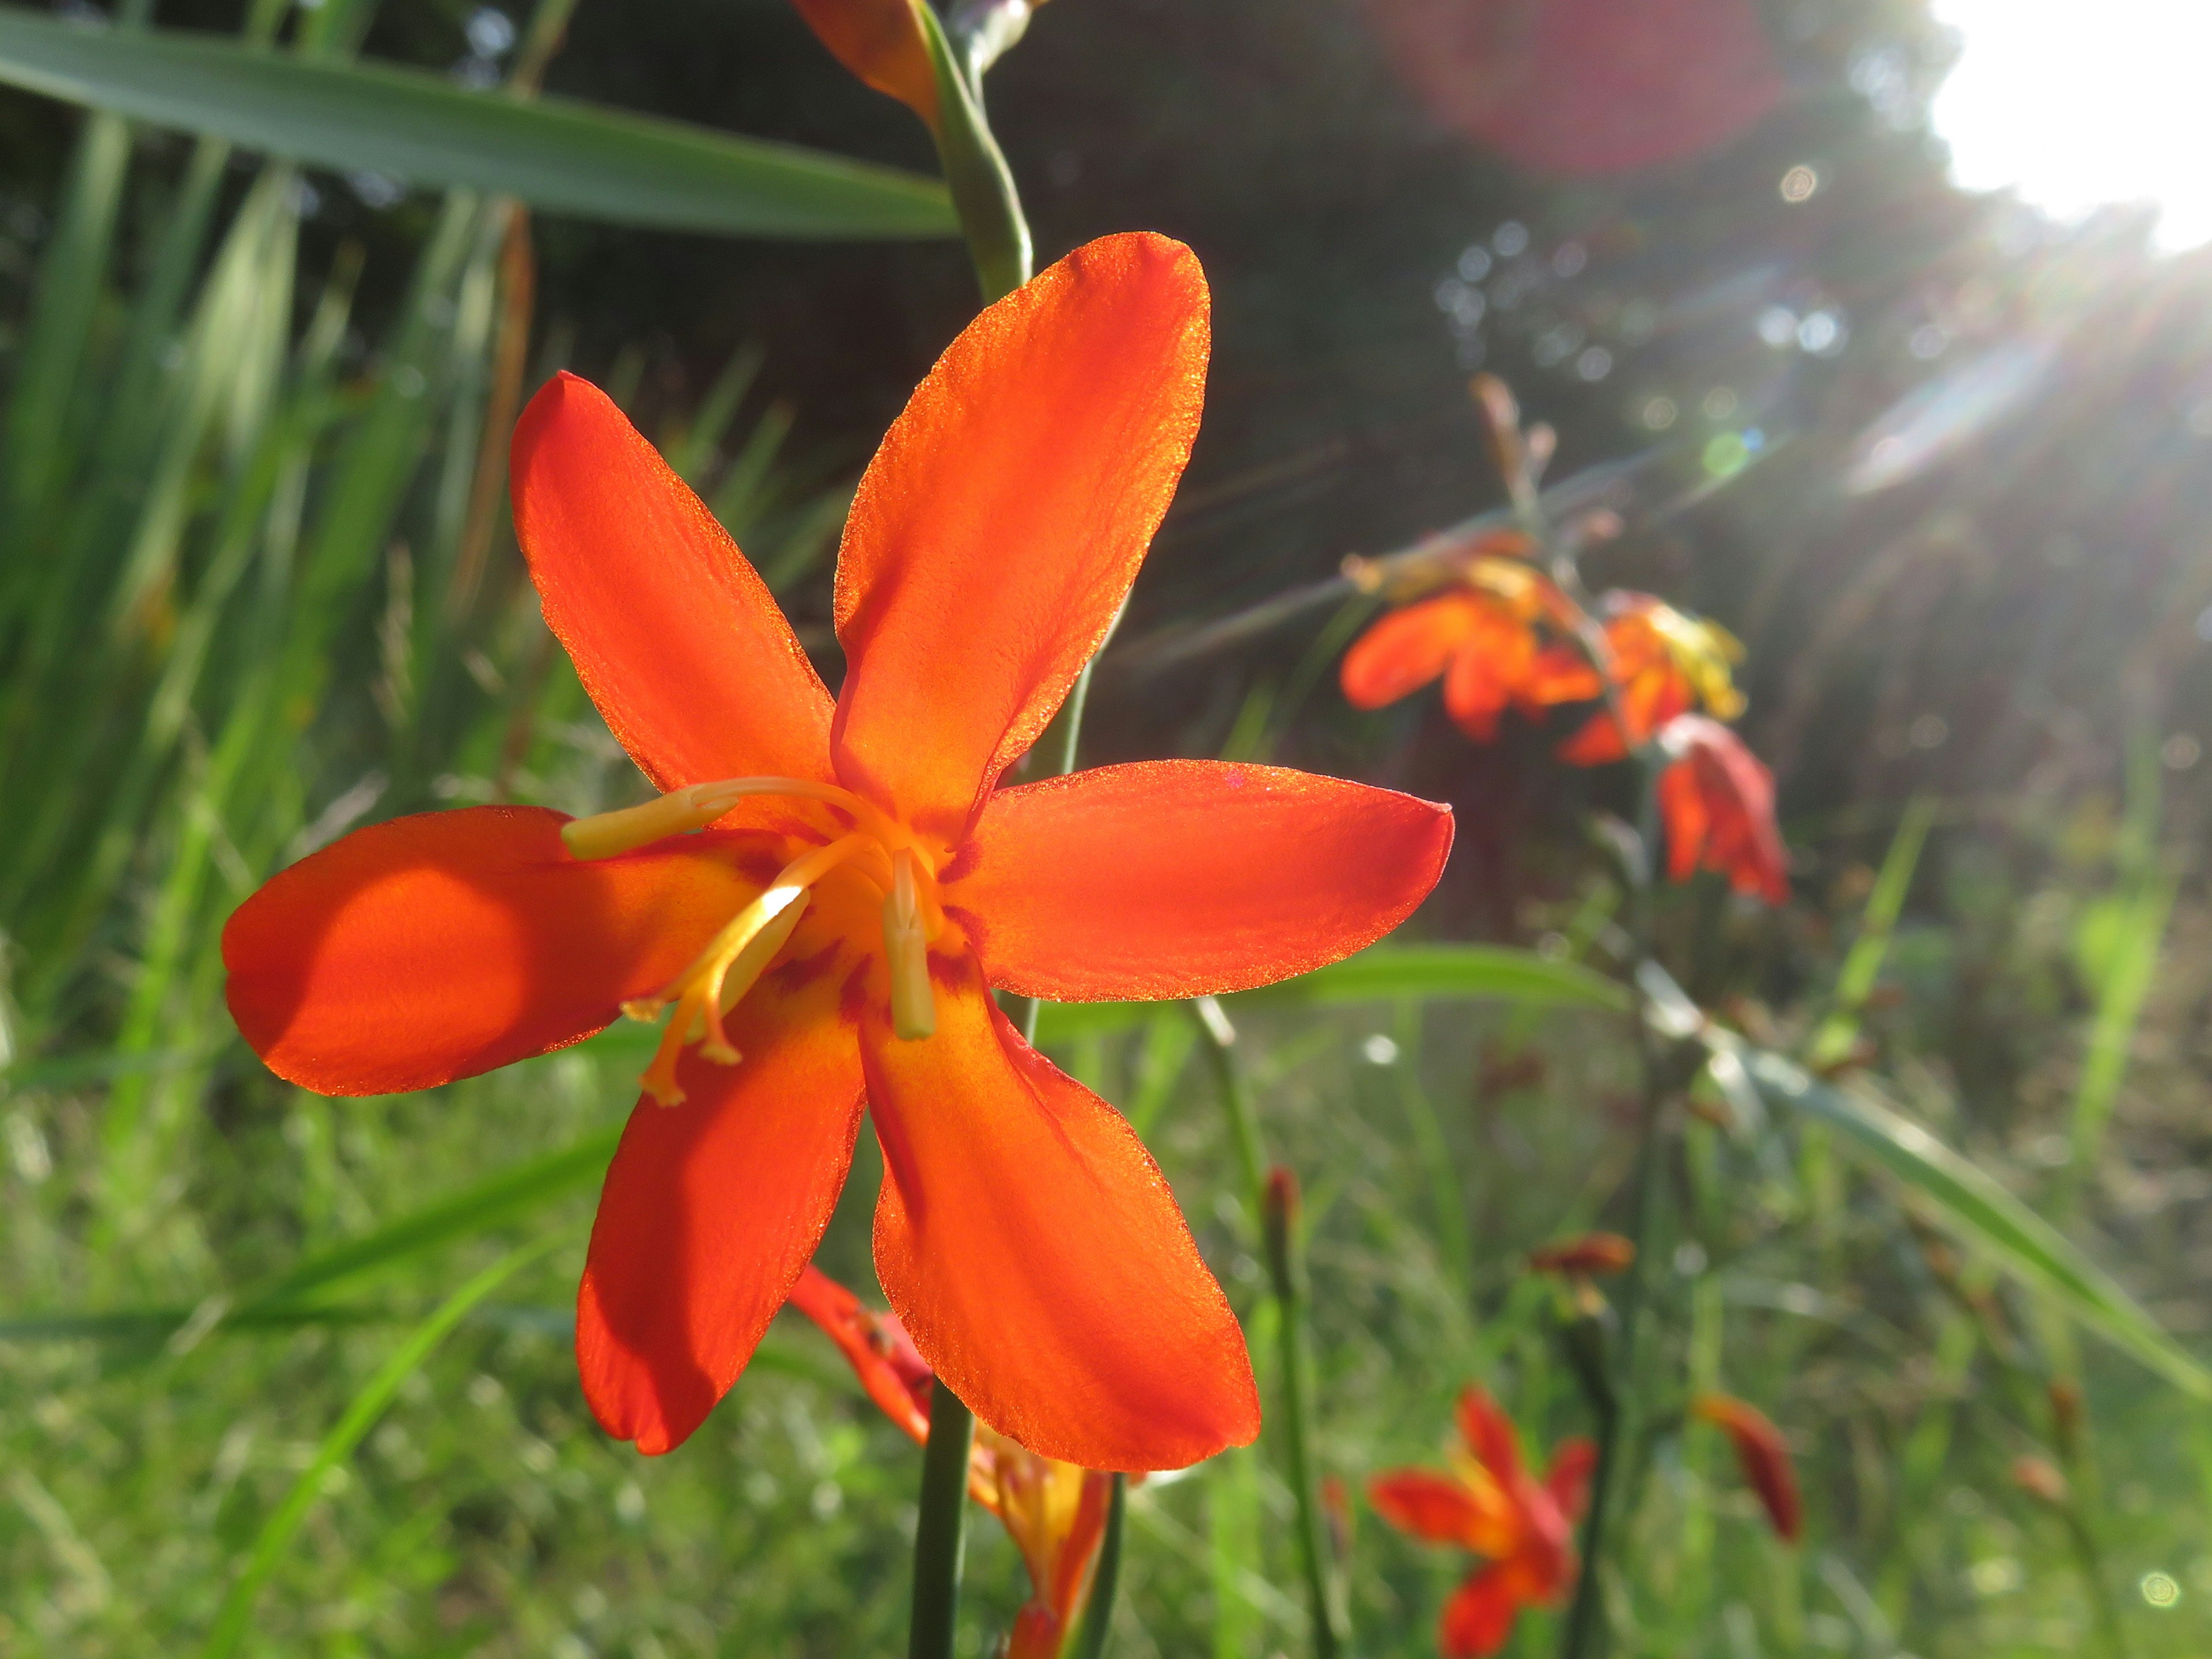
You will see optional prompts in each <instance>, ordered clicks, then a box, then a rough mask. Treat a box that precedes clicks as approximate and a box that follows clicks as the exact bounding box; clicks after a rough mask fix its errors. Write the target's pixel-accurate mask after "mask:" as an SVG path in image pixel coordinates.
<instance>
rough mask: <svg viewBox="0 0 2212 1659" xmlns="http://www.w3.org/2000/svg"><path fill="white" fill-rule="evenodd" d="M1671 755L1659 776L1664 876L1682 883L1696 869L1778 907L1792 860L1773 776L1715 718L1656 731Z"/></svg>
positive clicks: (1693, 717)
mask: <svg viewBox="0 0 2212 1659" xmlns="http://www.w3.org/2000/svg"><path fill="white" fill-rule="evenodd" d="M1659 741H1660V744H1661V746H1662V748H1663V749H1664V750H1666V752H1667V753H1668V755H1669V756H1671V757H1673V758H1672V759H1670V760H1669V761H1668V764H1667V767H1666V769H1665V770H1663V771H1662V772H1661V773H1660V774H1659V816H1660V818H1661V820H1662V822H1663V823H1664V824H1665V825H1666V829H1667V875H1668V879H1669V880H1673V881H1687V880H1688V879H1689V878H1690V877H1691V875H1692V873H1693V872H1696V871H1697V870H1698V869H1699V866H1703V867H1704V868H1705V869H1708V870H1712V871H1717V872H1719V873H1720V874H1722V875H1724V876H1726V877H1727V878H1728V880H1729V886H1731V887H1733V888H1734V889H1735V890H1736V891H1737V892H1739V893H1746V894H1749V895H1751V896H1753V897H1757V898H1762V899H1765V901H1766V902H1768V903H1769V904H1781V903H1784V902H1786V901H1787V900H1788V899H1789V897H1790V860H1789V854H1787V853H1786V852H1785V851H1784V848H1783V846H1782V833H1781V831H1780V830H1778V829H1776V828H1775V823H1774V775H1773V774H1772V773H1771V772H1769V771H1768V770H1767V769H1766V768H1765V766H1764V765H1763V764H1762V763H1760V761H1759V757H1757V756H1756V755H1754V754H1753V753H1752V752H1751V750H1748V749H1747V748H1746V747H1745V746H1744V743H1743V739H1742V738H1739V737H1738V736H1736V734H1735V732H1731V731H1729V728H1728V727H1727V726H1723V725H1722V724H1721V723H1720V722H1719V721H1718V720H1707V719H1706V718H1705V716H1704V715H1702V714H1680V715H1677V716H1676V717H1675V718H1674V720H1670V721H1668V724H1667V727H1666V729H1665V730H1664V731H1663V732H1661V733H1660V734H1659Z"/></svg>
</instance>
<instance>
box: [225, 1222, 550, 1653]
mask: <svg viewBox="0 0 2212 1659" xmlns="http://www.w3.org/2000/svg"><path fill="white" fill-rule="evenodd" d="M558 1238H559V1236H558V1235H556V1236H555V1237H552V1238H547V1239H541V1240H539V1241H538V1243H534V1244H528V1245H525V1246H523V1247H522V1248H521V1249H516V1250H511V1251H509V1252H508V1253H507V1255H503V1256H501V1258H500V1259H499V1260H498V1261H495V1262H493V1263H492V1265H491V1266H490V1267H486V1268H485V1269H484V1270H483V1272H482V1273H478V1274H477V1275H476V1277H475V1278H473V1279H470V1280H469V1281H468V1282H467V1283H466V1284H465V1285H462V1286H461V1287H460V1289H459V1290H457V1291H454V1292H453V1295H451V1296H449V1297H447V1298H446V1300H445V1301H444V1302H443V1303H441V1304H440V1305H439V1307H438V1309H437V1310H436V1311H435V1312H434V1313H433V1314H431V1316H429V1317H428V1319H426V1320H424V1321H423V1322H422V1323H421V1324H420V1325H417V1326H416V1328H415V1329H414V1330H413V1331H411V1332H410V1333H409V1334H408V1337H407V1340H405V1341H404V1342H402V1343H401V1344H400V1345H399V1346H398V1347H397V1348H395V1349H394V1350H392V1355H391V1357H390V1358H387V1359H386V1361H385V1362H384V1364H382V1365H381V1366H380V1367H379V1368H378V1369H377V1372H376V1375H375V1376H372V1377H371V1378H369V1380H368V1385H367V1386H366V1387H364V1388H363V1389H362V1391H361V1392H360V1393H359V1394H357V1395H355V1396H354V1397H353V1401H352V1402H351V1403H350V1404H349V1405H348V1406H347V1407H346V1409H345V1413H344V1415H343V1416H342V1417H340V1418H339V1419H338V1420H337V1422H336V1423H335V1424H333V1425H331V1430H330V1432H329V1433H327V1434H325V1436H324V1437H323V1438H322V1443H320V1444H319V1445H318V1446H317V1447H316V1448H315V1455H314V1456H313V1459H312V1460H311V1461H310V1462H308V1464H307V1468H304V1469H302V1470H301V1471H300V1478H299V1479H298V1480H295V1481H294V1482H293V1483H292V1490H291V1491H290V1492H287V1493H286V1494H285V1496H284V1501H283V1503H282V1504H278V1505H277V1506H276V1509H275V1510H272V1511H271V1512H270V1516H269V1518H268V1520H266V1521H264V1522H263V1523H262V1526H261V1530H260V1532H259V1534H257V1535H256V1537H255V1538H254V1541H253V1547H252V1550H251V1551H249V1552H248V1553H247V1555H246V1563H245V1565H244V1566H243V1567H241V1568H240V1571H239V1574H238V1577H236V1578H235V1579H234V1580H233V1581H232V1583H231V1586H230V1590H229V1593H228V1594H227V1595H225V1596H224V1597H223V1599H222V1607H220V1608H219V1609H218V1610H217V1611H216V1620H215V1626H214V1628H213V1629H212V1630H210V1632H208V1639H207V1645H206V1646H205V1647H204V1648H202V1649H201V1650H200V1652H201V1656H202V1659H220V1656H222V1655H226V1654H229V1653H233V1652H235V1651H236V1650H237V1648H238V1644H239V1640H240V1638H241V1637H243V1636H244V1635H245V1634H246V1620H248V1619H250V1618H251V1617H252V1613H253V1603H254V1600H255V1598H256V1597H257V1596H258V1595H260V1593H261V1587H262V1585H263V1584H264V1583H267V1582H268V1580H269V1575H270V1573H272V1572H274V1571H276V1563H277V1561H278V1560H279V1559H281V1558H282V1557H283V1553H284V1548H285V1546H287V1545H288V1544H289V1543H290V1542H291V1541H292V1535H293V1534H295V1533H296V1532H298V1531H299V1529H300V1523H301V1522H303V1521H305V1520H306V1519H307V1511H308V1510H310V1509H311V1508H313V1505H314V1502H315V1500H316V1498H319V1497H320V1496H321V1495H322V1491H323V1481H324V1479H325V1477H326V1476H327V1475H328V1474H330V1472H331V1470H332V1469H334V1468H337V1466H338V1465H339V1464H340V1463H343V1462H344V1461H345V1460H346V1459H347V1458H349V1457H350V1456H352V1455H353V1451H354V1448H355V1447H356V1446H358V1445H359V1444H361V1443H362V1437H363V1436H365V1435H367V1434H368V1431H369V1430H370V1429H372V1428H374V1426H375V1425H376V1419H378V1418H380V1417H381V1416H383V1415H384V1411H385V1407H387V1406H389V1405H390V1404H391V1403H392V1396H393V1395H396V1394H398V1392H399V1385H400V1384H401V1383H404V1382H405V1381H406V1380H407V1379H408V1377H409V1376H411V1375H413V1373H414V1371H415V1370H416V1367H417V1366H419V1365H421V1364H422V1362H423V1361H424V1360H425V1359H427V1358H429V1357H430V1352H431V1350H432V1349H434V1348H435V1347H436V1346H438V1344H439V1343H441V1342H442V1341H444V1340H446V1337H447V1334H449V1333H450V1332H451V1331H452V1330H453V1327H454V1326H456V1325H458V1324H459V1323H460V1322H461V1320H462V1318H463V1316H465V1315H466V1314H467V1313H468V1311H469V1310H471V1308H473V1307H475V1306H476V1304H477V1303H479V1302H481V1301H483V1299H484V1297H487V1296H489V1295H490V1294H491V1293H492V1291H495V1290H496V1289H497V1288H498V1287H499V1286H500V1285H501V1284H502V1283H504V1282H505V1281H506V1279H507V1278H508V1277H509V1275H511V1274H512V1273H513V1272H514V1271H515V1269H517V1268H518V1267H521V1266H523V1265H524V1264H525V1263H526V1262H528V1261H532V1260H534V1259H535V1258H537V1257H538V1256H540V1255H544V1253H545V1251H546V1250H547V1249H550V1247H551V1246H552V1245H553V1244H554V1243H557V1242H558Z"/></svg>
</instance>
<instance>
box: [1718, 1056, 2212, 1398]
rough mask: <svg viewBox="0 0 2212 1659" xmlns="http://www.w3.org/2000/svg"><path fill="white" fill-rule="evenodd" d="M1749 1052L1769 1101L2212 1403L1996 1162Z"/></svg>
mask: <svg viewBox="0 0 2212 1659" xmlns="http://www.w3.org/2000/svg"><path fill="white" fill-rule="evenodd" d="M1714 1040H1717V1038H1709V1041H1714ZM1731 1046H1732V1045H1731ZM1740 1057H1741V1060H1742V1063H1743V1066H1744V1069H1745V1071H1746V1073H1747V1074H1748V1075H1749V1077H1750V1079H1751V1081H1752V1083H1753V1085H1754V1086H1755V1087H1756V1088H1757V1089H1758V1091H1759V1094H1760V1096H1761V1097H1763V1098H1764V1099H1765V1101H1766V1102H1767V1103H1769V1104H1771V1105H1773V1106H1778V1107H1786V1108H1787V1109H1790V1110H1792V1111H1795V1112H1798V1113H1802V1114H1803V1115H1807V1116H1809V1117H1813V1118H1817V1119H1818V1120H1820V1121H1821V1122H1823V1123H1826V1124H1827V1125H1828V1126H1830V1127H1832V1128H1834V1129H1836V1130H1838V1132H1840V1133H1842V1134H1843V1135H1844V1136H1845V1137H1846V1138H1847V1139H1848V1140H1849V1141H1850V1144H1851V1145H1852V1146H1856V1147H1857V1149H1858V1150H1859V1151H1860V1152H1862V1153H1863V1154H1864V1155H1865V1156H1866V1157H1867V1158H1869V1159H1870V1160H1871V1161H1873V1162H1874V1163H1875V1164H1879V1165H1881V1167H1882V1168H1883V1169H1884V1170H1887V1171H1888V1172H1889V1173H1890V1174H1891V1175H1893V1176H1896V1177H1897V1178H1898V1179H1899V1180H1900V1181H1902V1182H1905V1185H1906V1186H1908V1187H1910V1188H1912V1189H1913V1190H1914V1191H1916V1192H1917V1193H1919V1194H1921V1195H1922V1196H1923V1198H1925V1199H1926V1200H1929V1203H1930V1204H1932V1205H1933V1206H1935V1207H1936V1209H1937V1210H1938V1211H1939V1212H1941V1213H1942V1216H1943V1217H1944V1218H1946V1219H1947V1220H1948V1222H1949V1223H1950V1224H1951V1225H1952V1226H1953V1228H1954V1231H1958V1232H1960V1233H1962V1234H1964V1235H1965V1236H1966V1237H1969V1238H1970V1239H1971V1240H1972V1241H1973V1242H1975V1243H1978V1244H1980V1245H1982V1246H1983V1247H1984V1248H1985V1249H1988V1250H1989V1251H1990V1253H1991V1254H1992V1255H1994V1256H1996V1258H1997V1260H1998V1261H2000V1262H2001V1263H2002V1265H2003V1266H2004V1267H2007V1268H2008V1270H2010V1271H2011V1272H2012V1273H2014V1274H2015V1276H2016V1277H2019V1278H2021V1279H2026V1280H2027V1281H2029V1282H2031V1283H2033V1284H2035V1285H2039V1286H2040V1287H2041V1288H2043V1289H2044V1290H2045V1291H2049V1292H2051V1294H2052V1295H2053V1296H2054V1297H2057V1299H2058V1301H2059V1302H2060V1304H2062V1305H2063V1307H2064V1308H2065V1309H2066V1310H2067V1311H2068V1312H2069V1313H2070V1314H2072V1315H2073V1316H2074V1317H2075V1318H2076V1319H2078V1320H2079V1321H2080V1322H2081V1323H2083V1324H2084V1325H2087V1326H2088V1327H2089V1328H2091V1329H2092V1330H2094V1331H2096V1332H2098V1333H2099V1334H2101V1335H2103V1336H2104V1337H2105V1338H2106V1340H2109V1341H2111V1342H2112V1343H2113V1344H2114V1345H2116V1346H2118V1347H2120V1348H2122V1349H2124V1350H2125V1351H2126V1352H2130V1353H2131V1354H2133V1355H2134V1356H2135V1357H2136V1358H2137V1359H2139V1360H2141V1361H2142V1363H2143V1364H2145V1365H2147V1366H2148V1367H2149V1368H2150V1369H2151V1370H2154V1371H2155V1372H2157V1373H2158V1374H2159V1375H2160V1376H2163V1377H2165V1378H2166V1380H2167V1381H2168V1382H2170V1383H2173V1384H2174V1386H2175V1387H2177V1388H2179V1389H2182V1390H2183V1391H2184V1392H2185V1393H2187V1394H2190V1395H2194V1396H2195V1397H2196V1398H2197V1399H2199V1400H2208V1401H2212V1373H2208V1372H2207V1371H2206V1370H2205V1368H2204V1367H2203V1364H2200V1363H2199V1362H2198V1361H2197V1359H2196V1358H2194V1357H2193V1356H2191V1354H2190V1353H2188V1352H2186V1351H2185V1349H2183V1348H2182V1346H2180V1344H2179V1343H2177V1342H2176V1341H2175V1340H2173V1339H2172V1337H2171V1336H2169V1335H2167V1334H2166V1331H2165V1330H2164V1329H2163V1328H2161V1327H2160V1325H2159V1323H2158V1322H2157V1321H2156V1320H2154V1319H2153V1318H2152V1317H2151V1316H2150V1315H2149V1314H2148V1312H2147V1311H2145V1310H2144V1309H2143V1308H2142V1305H2141V1304H2138V1303H2137V1302H2136V1300H2135V1299H2134V1298H2133V1297H2130V1295H2129V1294H2128V1293H2127V1291H2125V1290H2124V1289H2122V1288H2121V1286H2120V1285H2118V1283H2117V1282H2116V1281H2115V1280H2114V1279H2112V1277H2111V1275H2109V1274H2108V1273H2106V1272H2105V1271H2104V1269H2103V1268H2101V1267H2098V1266H2097V1265H2096V1263H2094V1262H2093V1261H2090V1260H2089V1258H2088V1257H2087V1255H2084V1254H2083V1253H2082V1252H2081V1249H2078V1248H2077V1247H2076V1246H2075V1244H2074V1243H2072V1242H2071V1241H2069V1239H2068V1238H2067V1237H2065V1236H2064V1235H2063V1233H2061V1232H2059V1231H2058V1230H2057V1228H2055V1227H2053V1226H2051V1224H2050V1223H2049V1222H2047V1221H2045V1220H2044V1219H2043V1218H2042V1217H2040V1216H2039V1215H2038V1214H2036V1213H2035V1212H2034V1211H2033V1210H2031V1209H2030V1208H2029V1207H2028V1206H2027V1204H2025V1203H2024V1202H2022V1201H2021V1199H2020V1198H2018V1197H2017V1196H2015V1194H2013V1193H2012V1192H2011V1191H2010V1190H2009V1189H2008V1188H2006V1187H2005V1186H2003V1185H2002V1183H2001V1182H1998V1181H1997V1180H1996V1177H1995V1176H1991V1175H1990V1173H1989V1172H1988V1171H1987V1170H1984V1169H1982V1168H1981V1167H1980V1166H1979V1165H1978V1164H1975V1163H1974V1162H1972V1160H1971V1159H1969V1158H1966V1157H1964V1156H1963V1155H1962V1154H1960V1153H1959V1152H1955V1151H1954V1150H1953V1149H1952V1148H1951V1147H1949V1146H1945V1145H1944V1144H1943V1142H1942V1141H1941V1140H1939V1139H1936V1137H1935V1136H1934V1135H1933V1134H1930V1133H1929V1132H1928V1131H1927V1130H1926V1129H1924V1128H1923V1127H1921V1126H1920V1125H1918V1124H1917V1123H1915V1122H1913V1121H1911V1119H1909V1118H1907V1117H1905V1115H1903V1114H1902V1113H1901V1112H1899V1111H1897V1110H1895V1109H1893V1108H1892V1107H1890V1106H1889V1105H1887V1103H1883V1102H1882V1101H1881V1100H1878V1099H1876V1098H1875V1097H1874V1096H1873V1094H1872V1093H1871V1092H1870V1091H1866V1090H1863V1089H1852V1090H1846V1089H1840V1088H1838V1087H1836V1086H1835V1085H1832V1084H1828V1083H1824V1082H1822V1081H1821V1080H1820V1079H1818V1078H1815V1077H1814V1076H1813V1075H1812V1074H1810V1073H1808V1072H1806V1071H1805V1070H1803V1069H1802V1067H1800V1066H1796V1065H1794V1064H1792V1063H1791V1062H1790V1061H1789V1060H1784V1059H1783V1058H1782V1057H1781V1056H1780V1055H1778V1054H1764V1053H1759V1052H1757V1051H1754V1050H1749V1049H1746V1050H1743V1051H1741V1056H1740Z"/></svg>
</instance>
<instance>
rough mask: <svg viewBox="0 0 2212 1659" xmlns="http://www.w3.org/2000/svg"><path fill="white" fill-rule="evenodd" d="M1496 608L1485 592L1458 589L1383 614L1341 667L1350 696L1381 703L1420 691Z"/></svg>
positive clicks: (1357, 701) (1368, 704)
mask: <svg viewBox="0 0 2212 1659" xmlns="http://www.w3.org/2000/svg"><path fill="white" fill-rule="evenodd" d="M1491 608H1492V601H1491V600H1489V599H1486V598H1485V597H1484V596H1483V595H1482V594H1480V593H1475V592H1469V591H1468V590H1467V589H1465V588H1458V589H1455V590H1454V591H1452V592H1449V593H1440V594H1438V595H1437V597H1436V598H1434V599H1423V600H1421V601H1420V602H1419V604H1417V605H1407V606H1406V607H1405V608H1404V609H1403V610H1400V611H1390V612H1389V614H1387V615H1385V616H1383V617H1381V618H1379V619H1378V620H1377V621H1376V623H1374V625H1373V626H1372V627H1370V628H1369V629H1368V630H1367V631H1366V632H1365V633H1364V634H1362V635H1360V636H1359V637H1358V639H1357V640H1356V641H1353V642H1352V649H1351V650H1349V651H1347V652H1346V653H1345V654H1344V665H1343V666H1342V667H1341V668H1340V669H1339V670H1338V671H1337V676H1338V679H1339V682H1340V684H1342V685H1343V687H1344V697H1345V701H1346V702H1349V703H1350V704H1351V705H1352V707H1353V708H1383V706H1384V705H1386V704H1388V703H1394V702H1397V701H1398V699H1399V698H1401V697H1403V696H1410V695H1412V694H1413V692H1416V691H1418V690H1420V689H1421V688H1422V687H1423V686H1425V685H1426V684H1428V683H1429V682H1430V681H1431V680H1432V679H1435V678H1437V676H1438V675H1439V674H1441V673H1443V671H1444V670H1445V669H1446V668H1448V667H1449V666H1450V665H1451V661H1452V659H1453V658H1454V657H1455V656H1456V655H1457V654H1458V653H1459V650H1460V647H1462V646H1463V645H1465V644H1466V643H1467V641H1468V639H1469V638H1471V637H1472V636H1473V635H1474V632H1475V630H1476V629H1477V628H1479V627H1480V625H1481V623H1482V618H1483V617H1484V615H1485V613H1486V612H1487V611H1489V610H1490V609H1491Z"/></svg>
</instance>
